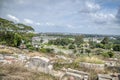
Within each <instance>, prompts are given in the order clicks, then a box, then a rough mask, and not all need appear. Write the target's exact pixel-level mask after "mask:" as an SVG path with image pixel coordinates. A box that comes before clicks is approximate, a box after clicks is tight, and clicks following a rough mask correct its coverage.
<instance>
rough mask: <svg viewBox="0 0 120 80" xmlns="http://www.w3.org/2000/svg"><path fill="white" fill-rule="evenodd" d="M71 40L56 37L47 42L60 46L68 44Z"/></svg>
mask: <svg viewBox="0 0 120 80" xmlns="http://www.w3.org/2000/svg"><path fill="white" fill-rule="evenodd" d="M72 42H73V41H72V40H70V39H68V38H62V39H60V38H58V39H56V40H50V41H49V42H48V43H49V44H53V45H61V46H66V45H68V44H69V43H72Z"/></svg>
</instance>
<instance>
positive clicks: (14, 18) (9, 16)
mask: <svg viewBox="0 0 120 80" xmlns="http://www.w3.org/2000/svg"><path fill="white" fill-rule="evenodd" d="M7 17H8V18H10V19H11V20H14V21H16V22H19V19H18V18H17V17H15V16H13V15H11V14H8V15H7Z"/></svg>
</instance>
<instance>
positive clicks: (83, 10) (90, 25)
mask: <svg viewBox="0 0 120 80" xmlns="http://www.w3.org/2000/svg"><path fill="white" fill-rule="evenodd" d="M0 17H1V18H5V19H8V20H11V21H14V22H15V23H24V24H26V25H30V26H32V27H33V28H34V29H35V31H36V32H61V33H63V32H67V33H83V34H110V35H111V34H112V35H120V0H0Z"/></svg>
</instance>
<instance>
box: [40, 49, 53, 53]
mask: <svg viewBox="0 0 120 80" xmlns="http://www.w3.org/2000/svg"><path fill="white" fill-rule="evenodd" d="M40 51H41V52H43V53H52V52H53V51H54V49H50V48H41V49H40Z"/></svg>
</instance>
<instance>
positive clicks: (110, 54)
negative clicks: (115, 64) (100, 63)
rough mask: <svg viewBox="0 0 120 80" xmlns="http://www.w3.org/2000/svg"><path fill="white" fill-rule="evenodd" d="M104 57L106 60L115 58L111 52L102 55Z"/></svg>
mask: <svg viewBox="0 0 120 80" xmlns="http://www.w3.org/2000/svg"><path fill="white" fill-rule="evenodd" d="M102 56H103V57H106V58H112V57H113V56H114V53H113V52H111V51H109V52H104V53H102Z"/></svg>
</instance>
